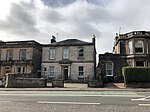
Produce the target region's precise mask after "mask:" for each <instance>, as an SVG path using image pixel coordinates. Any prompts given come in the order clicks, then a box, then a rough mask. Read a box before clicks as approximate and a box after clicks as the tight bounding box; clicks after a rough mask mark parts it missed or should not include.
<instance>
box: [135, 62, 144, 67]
mask: <svg viewBox="0 0 150 112" xmlns="http://www.w3.org/2000/svg"><path fill="white" fill-rule="evenodd" d="M136 66H142V67H144V61H136Z"/></svg>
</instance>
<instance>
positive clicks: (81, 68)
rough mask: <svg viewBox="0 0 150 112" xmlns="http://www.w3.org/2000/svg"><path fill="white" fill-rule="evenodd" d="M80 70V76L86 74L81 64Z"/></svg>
mask: <svg viewBox="0 0 150 112" xmlns="http://www.w3.org/2000/svg"><path fill="white" fill-rule="evenodd" d="M78 71H79V77H83V76H84V69H83V66H79V68H78Z"/></svg>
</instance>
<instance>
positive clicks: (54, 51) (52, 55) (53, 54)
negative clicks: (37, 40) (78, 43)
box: [49, 48, 56, 59]
mask: <svg viewBox="0 0 150 112" xmlns="http://www.w3.org/2000/svg"><path fill="white" fill-rule="evenodd" d="M55 57H56V50H55V48H51V49H50V56H49V59H55Z"/></svg>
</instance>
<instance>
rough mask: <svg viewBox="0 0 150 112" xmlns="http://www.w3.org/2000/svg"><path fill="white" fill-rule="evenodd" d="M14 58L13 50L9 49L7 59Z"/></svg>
mask: <svg viewBox="0 0 150 112" xmlns="http://www.w3.org/2000/svg"><path fill="white" fill-rule="evenodd" d="M12 59H13V50H7V57H6V60H7V61H9V60H12Z"/></svg>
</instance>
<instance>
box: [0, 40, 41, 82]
mask: <svg viewBox="0 0 150 112" xmlns="http://www.w3.org/2000/svg"><path fill="white" fill-rule="evenodd" d="M41 57H42V47H41V45H40V44H39V43H37V42H35V41H10V42H3V41H1V42H0V79H1V78H2V77H4V76H5V74H6V73H14V74H21V75H23V74H30V75H31V74H32V75H33V77H37V73H38V70H40V69H41Z"/></svg>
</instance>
